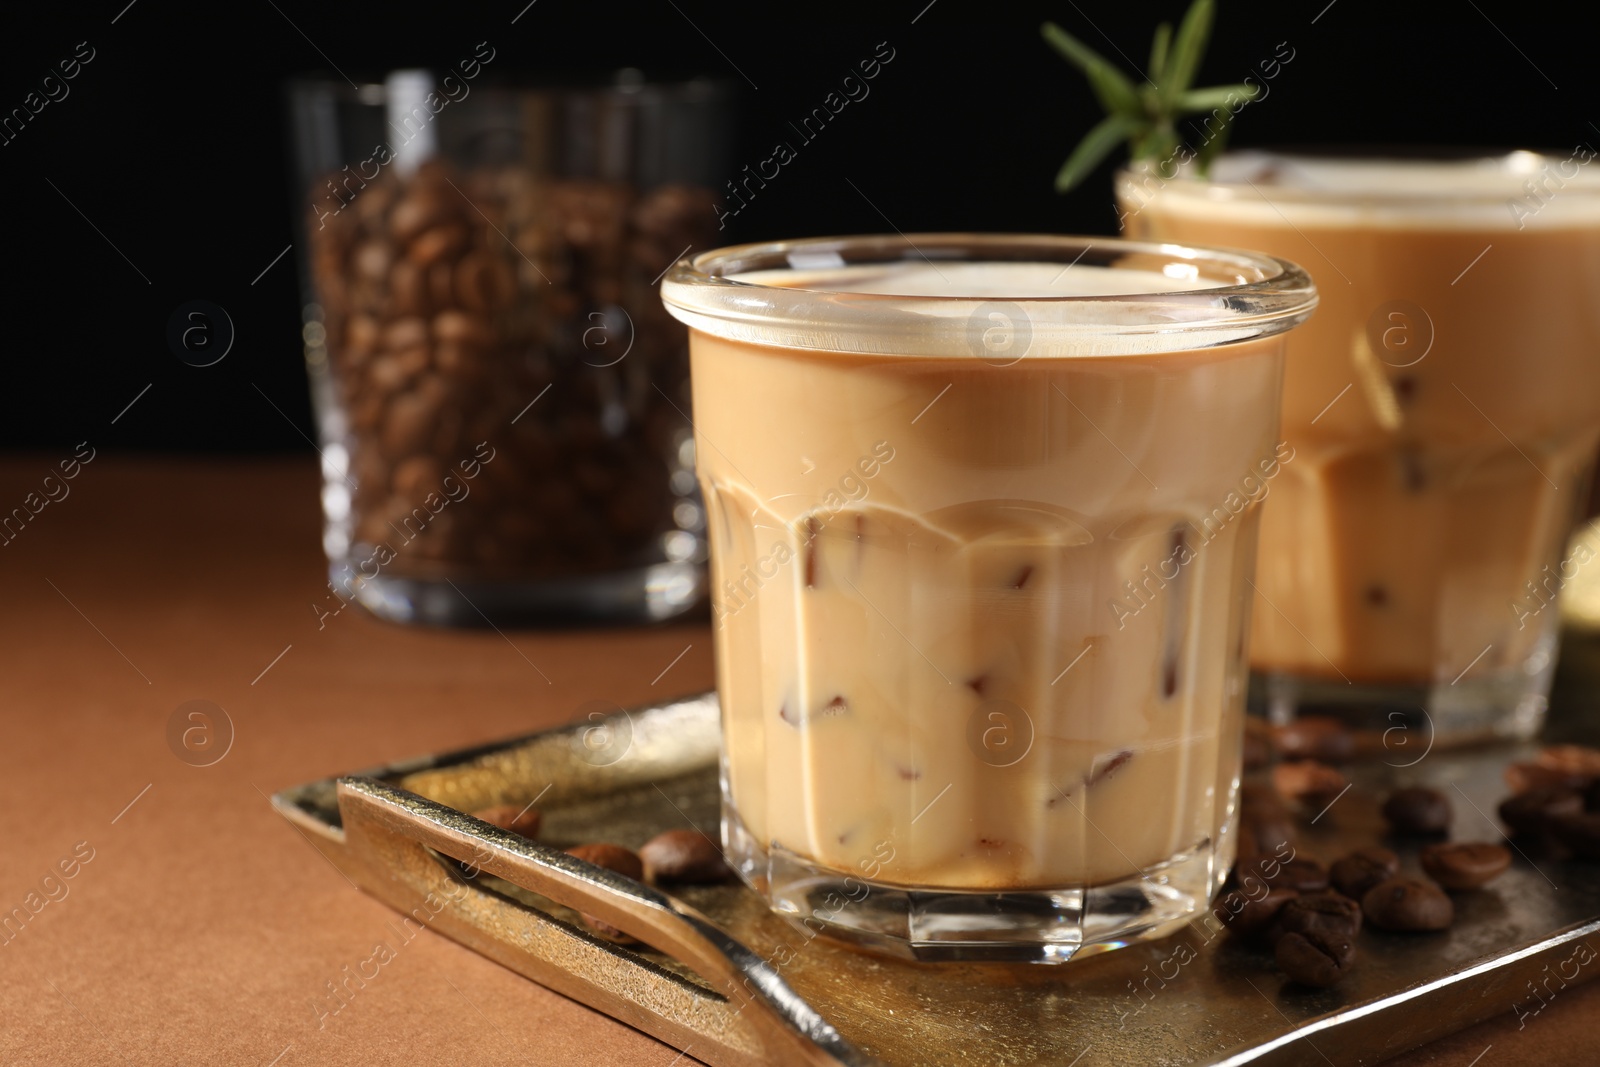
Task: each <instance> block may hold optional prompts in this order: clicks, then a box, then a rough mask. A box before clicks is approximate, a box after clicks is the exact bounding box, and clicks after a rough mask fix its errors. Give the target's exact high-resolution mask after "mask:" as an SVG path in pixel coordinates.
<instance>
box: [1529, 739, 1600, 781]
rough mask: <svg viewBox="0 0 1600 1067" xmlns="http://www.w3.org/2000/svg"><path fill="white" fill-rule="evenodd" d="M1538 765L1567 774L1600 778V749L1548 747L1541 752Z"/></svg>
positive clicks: (1578, 746)
mask: <svg viewBox="0 0 1600 1067" xmlns="http://www.w3.org/2000/svg"><path fill="white" fill-rule="evenodd" d="M1538 763H1539V764H1540V765H1541V766H1544V767H1549V768H1550V769H1551V770H1555V771H1561V772H1563V773H1567V774H1575V775H1582V776H1584V777H1587V778H1595V777H1600V749H1597V748H1590V747H1589V746H1588V745H1546V746H1545V747H1544V748H1543V749H1541V750H1540V752H1539V756H1538Z"/></svg>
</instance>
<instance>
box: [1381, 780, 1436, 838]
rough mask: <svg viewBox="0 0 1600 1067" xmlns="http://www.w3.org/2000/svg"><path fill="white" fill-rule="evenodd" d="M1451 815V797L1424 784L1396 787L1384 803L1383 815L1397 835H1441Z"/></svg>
mask: <svg viewBox="0 0 1600 1067" xmlns="http://www.w3.org/2000/svg"><path fill="white" fill-rule="evenodd" d="M1450 815H1451V811H1450V798H1449V797H1447V796H1445V795H1444V794H1443V793H1441V792H1439V791H1438V790H1437V789H1429V788H1427V787H1426V786H1408V787H1406V788H1404V789H1396V790H1395V791H1394V792H1393V793H1390V794H1389V798H1388V799H1387V800H1385V801H1384V802H1383V817H1384V818H1385V819H1387V820H1388V821H1389V828H1390V829H1392V830H1393V831H1394V832H1395V833H1397V834H1442V833H1444V832H1445V831H1446V830H1448V829H1449V828H1450Z"/></svg>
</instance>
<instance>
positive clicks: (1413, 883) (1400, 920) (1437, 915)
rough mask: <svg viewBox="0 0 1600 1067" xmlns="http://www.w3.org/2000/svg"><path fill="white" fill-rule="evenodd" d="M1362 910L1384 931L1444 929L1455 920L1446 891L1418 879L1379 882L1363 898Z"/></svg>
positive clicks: (1453, 906) (1368, 919) (1373, 923)
mask: <svg viewBox="0 0 1600 1067" xmlns="http://www.w3.org/2000/svg"><path fill="white" fill-rule="evenodd" d="M1361 911H1362V913H1363V914H1365V915H1366V917H1367V921H1368V922H1370V923H1372V925H1373V926H1376V927H1378V928H1379V929H1380V930H1393V931H1422V930H1443V929H1445V928H1446V927H1448V926H1449V925H1450V923H1451V922H1452V921H1454V919H1455V905H1454V904H1452V903H1451V902H1450V898H1449V897H1448V896H1446V895H1445V893H1444V891H1443V890H1442V889H1439V888H1438V887H1437V886H1432V885H1429V884H1428V883H1427V882H1422V881H1418V880H1417V879H1415V878H1390V879H1389V880H1388V881H1385V882H1379V883H1378V884H1377V885H1375V886H1373V887H1372V888H1371V889H1369V890H1367V894H1366V896H1364V897H1362V898H1361Z"/></svg>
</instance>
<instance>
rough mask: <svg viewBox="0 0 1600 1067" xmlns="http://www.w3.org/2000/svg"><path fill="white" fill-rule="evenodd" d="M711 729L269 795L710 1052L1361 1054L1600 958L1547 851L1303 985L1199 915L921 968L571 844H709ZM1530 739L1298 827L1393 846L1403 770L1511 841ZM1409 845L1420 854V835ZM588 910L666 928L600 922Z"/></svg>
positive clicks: (440, 921) (643, 724)
mask: <svg viewBox="0 0 1600 1067" xmlns="http://www.w3.org/2000/svg"><path fill="white" fill-rule="evenodd" d="M1583 702H1584V703H1588V702H1589V701H1588V700H1587V699H1585V700H1584V701H1583ZM1585 710H1588V709H1585ZM596 730H602V731H604V734H603V735H598V736H601V740H602V741H603V742H604V744H603V745H601V746H599V748H598V751H601V752H604V753H606V755H605V756H604V757H603V758H597V757H596V754H595V753H596V751H597V747H596V744H595V741H596V737H597V735H596V734H595V733H594V731H596ZM718 738H719V727H718V710H717V704H716V698H715V696H714V695H713V694H709V693H708V694H704V695H701V696H696V697H691V698H687V699H683V700H678V701H672V702H669V703H665V704H660V705H655V706H651V707H647V708H640V709H637V710H634V711H632V712H628V713H623V714H620V715H615V716H612V717H611V718H609V719H607V720H605V721H604V722H599V723H594V722H591V723H586V724H580V725H578V726H573V727H569V728H564V729H558V730H554V731H550V732H546V733H541V734H536V735H532V736H529V737H523V738H517V739H514V740H510V741H506V742H504V743H502V744H498V745H491V746H487V747H483V748H477V749H473V750H470V751H463V752H456V753H450V754H446V755H440V756H429V757H423V758H421V759H416V760H411V761H407V762H404V763H398V764H393V765H391V766H387V767H380V768H377V769H374V770H369V771H366V772H363V773H361V774H359V775H355V776H352V777H346V778H339V779H337V780H333V779H330V780H325V781H320V782H314V783H311V784H309V785H305V786H300V787H298V788H295V789H289V790H285V791H284V792H282V793H279V794H278V795H277V796H276V797H274V798H273V802H274V804H275V805H276V806H277V808H278V810H279V811H281V812H282V813H283V814H284V815H285V816H287V817H288V818H289V819H290V820H291V821H292V822H294V823H295V824H296V825H298V826H299V827H300V828H301V829H303V830H304V831H305V832H306V834H307V836H308V837H309V838H310V840H311V841H312V842H314V843H315V844H316V846H317V848H319V849H320V850H321V851H322V852H323V853H324V854H325V855H326V856H327V857H328V858H329V859H330V860H332V861H333V863H334V864H335V865H337V866H338V867H340V868H341V869H342V870H344V871H345V872H346V873H347V874H348V875H349V876H350V877H351V878H352V879H353V880H354V881H355V882H356V883H357V884H359V885H361V886H362V887H363V888H365V889H366V890H367V891H368V892H370V893H371V894H373V895H374V896H376V897H377V898H378V899H380V900H382V901H384V902H385V903H387V904H389V905H391V906H392V907H394V908H395V909H397V910H398V911H400V912H402V913H404V914H406V915H409V916H411V920H410V921H413V922H417V923H421V924H422V925H425V926H428V927H431V928H432V929H434V930H436V931H438V932H440V933H442V934H444V935H445V936H447V937H451V938H454V939H455V940H457V941H460V942H461V943H462V944H465V945H467V946H469V947H471V948H473V949H475V950H477V951H478V952H481V953H482V954H483V955H485V956H487V957H489V958H490V959H492V960H495V961H496V962H498V963H501V964H503V965H504V966H506V967H509V968H511V969H512V970H514V971H516V972H517V973H519V974H522V975H525V976H527V977H528V978H531V979H533V980H534V981H536V982H540V983H541V984H543V985H546V986H548V987H550V988H551V989H554V990H557V991H559V992H561V993H563V994H565V995H567V996H570V997H572V998H574V999H576V1000H579V1001H582V1002H583V1003H585V1004H588V1005H590V1006H592V1007H594V1008H597V1009H599V1010H600V1011H604V1012H606V1013H608V1014H610V1015H612V1016H614V1017H615V1018H617V1019H620V1020H622V1021H623V1022H625V1023H628V1024H629V1025H631V1026H635V1027H637V1028H639V1029H640V1030H643V1031H645V1032H646V1033H649V1034H652V1035H654V1036H655V1037H657V1038H659V1039H661V1040H662V1041H665V1042H667V1043H668V1044H671V1045H673V1046H675V1047H677V1048H679V1049H682V1050H685V1051H687V1052H688V1053H689V1054H691V1055H692V1056H694V1057H696V1058H698V1059H700V1060H703V1061H705V1062H706V1063H709V1064H712V1065H714V1067H746V1065H754V1064H762V1063H796V1064H869V1063H880V1062H881V1063H888V1064H924V1063H949V1064H991V1063H993V1064H1032V1063H1058V1064H1063V1065H1075V1067H1093V1065H1096V1064H1114V1065H1116V1067H1128V1065H1130V1064H1217V1065H1221V1064H1230V1065H1231V1064H1246V1063H1248V1064H1263V1065H1265V1064H1308V1063H1317V1064H1321V1063H1324V1062H1326V1063H1328V1064H1331V1065H1335V1067H1349V1065H1356V1064H1370V1063H1376V1062H1378V1061H1380V1060H1382V1059H1384V1058H1386V1057H1388V1056H1392V1055H1395V1054H1397V1053H1399V1052H1401V1051H1404V1050H1406V1049H1409V1048H1413V1047H1415V1046H1417V1045H1420V1044H1422V1043H1425V1042H1427V1041H1430V1040H1433V1039H1435V1038H1438V1037H1440V1036H1442V1035H1444V1034H1447V1033H1451V1032H1453V1031H1455V1030H1459V1029H1461V1028H1463V1027H1466V1026H1469V1025H1471V1024H1473V1023H1475V1022H1478V1021H1480V1020H1483V1019H1486V1018H1488V1017H1490V1016H1493V1015H1495V1014H1497V1013H1502V1012H1517V1013H1518V1014H1519V1015H1522V1016H1526V1015H1527V1014H1528V1013H1530V1012H1536V1011H1537V1010H1539V1008H1540V1007H1541V1006H1542V1005H1543V1003H1544V1002H1545V1000H1546V999H1548V997H1549V995H1550V993H1552V992H1555V991H1557V990H1559V989H1560V988H1565V987H1566V986H1570V985H1573V984H1576V983H1578V982H1582V981H1585V980H1587V979H1588V978H1590V977H1593V976H1594V975H1595V974H1597V973H1600V966H1583V965H1582V963H1580V962H1578V961H1583V962H1588V961H1590V960H1592V959H1593V958H1594V955H1595V953H1594V949H1597V948H1600V867H1596V866H1589V865H1582V864H1572V863H1564V862H1558V861H1554V860H1550V859H1547V858H1543V857H1539V856H1533V857H1531V858H1530V857H1527V856H1521V855H1519V856H1518V857H1517V860H1516V862H1515V863H1514V865H1513V867H1512V869H1511V870H1510V871H1508V872H1507V873H1506V874H1505V875H1504V876H1503V877H1502V878H1500V879H1499V880H1498V881H1496V882H1495V883H1493V884H1492V885H1491V886H1490V887H1488V888H1486V889H1483V890H1479V891H1477V892H1475V893H1471V894H1464V895H1460V896H1458V897H1457V899H1456V903H1457V921H1456V925H1455V926H1454V928H1452V929H1451V930H1450V931H1448V932H1446V933H1440V934H1427V935H1393V934H1383V933H1379V932H1376V931H1363V932H1362V934H1361V937H1360V944H1359V950H1360V953H1361V957H1360V960H1359V962H1358V964H1357V966H1356V969H1355V970H1354V971H1353V972H1352V973H1351V974H1350V976H1349V977H1348V978H1347V979H1346V980H1345V981H1344V983H1343V984H1342V985H1341V986H1340V987H1339V988H1337V989H1333V990H1324V991H1308V990H1303V989H1300V988H1299V987H1295V986H1291V985H1289V984H1288V983H1286V982H1285V981H1284V979H1283V978H1282V976H1281V975H1280V974H1278V973H1277V971H1276V970H1275V968H1274V967H1273V966H1272V962H1271V958H1270V953H1269V952H1268V951H1266V950H1264V949H1261V948H1258V947H1251V946H1247V945H1242V944H1240V943H1238V942H1236V941H1231V940H1230V939H1229V938H1228V937H1227V936H1226V935H1218V934H1215V933H1214V929H1213V928H1214V925H1215V924H1207V923H1205V922H1204V921H1198V920H1197V921H1196V922H1195V923H1193V924H1191V925H1190V926H1189V927H1187V928H1185V929H1184V930H1183V931H1182V932H1180V933H1178V934H1176V935H1174V936H1173V937H1171V938H1168V939H1166V940H1163V941H1160V942H1155V943H1151V944H1142V945H1135V946H1132V947H1129V948H1126V949H1123V950H1120V951H1117V952H1111V953H1104V954H1101V955H1096V956H1092V957H1089V958H1086V959H1081V960H1076V961H1073V962H1071V963H1068V964H1066V965H1062V966H1037V965H1027V964H979V963H940V964H917V963H907V962H902V961H898V960H890V959H884V958H880V957H876V956H871V955H866V954H864V953H862V952H860V951H858V950H856V949H852V948H850V947H847V946H845V945H843V944H840V943H837V942H834V941H831V940H829V939H828V938H827V937H826V936H817V935H815V934H814V933H813V932H812V931H811V929H810V928H808V927H806V926H803V925H797V924H792V923H791V922H789V921H787V920H784V919H781V918H779V917H777V916H776V915H774V914H772V913H770V912H769V911H768V910H767V909H766V908H765V907H764V906H763V904H762V902H761V900H760V898H759V897H757V896H756V895H755V894H754V893H752V892H750V891H749V890H747V889H745V888H744V887H743V886H741V885H738V884H728V885H722V886H698V887H686V888H685V889H683V891H682V892H680V893H677V894H676V895H675V896H667V895H665V894H663V893H660V892H657V891H655V890H654V889H651V888H648V887H645V886H642V885H639V884H637V883H635V882H632V881H630V880H628V879H625V878H621V877H619V876H617V875H614V874H612V873H610V872H609V871H605V870H602V869H600V868H597V867H593V866H590V865H589V864H586V863H584V862H581V861H579V860H577V859H574V858H573V857H570V856H568V855H566V854H565V853H564V852H563V851H561V850H562V849H563V848H565V847H568V846H570V845H573V844H577V843H580V842H583V841H593V840H604V841H612V842H615V843H618V844H622V845H627V846H629V847H633V848H637V847H638V846H639V845H641V844H642V843H643V842H644V841H646V840H648V839H649V838H650V837H651V836H653V835H654V834H656V833H657V832H659V831H661V830H664V829H668V828H673V827H688V826H695V827H698V828H700V829H702V830H705V831H707V832H709V833H710V834H711V836H713V837H716V828H717V820H718V806H717V770H716V759H717V744H718ZM619 752H625V754H624V755H621V756H620V758H616V759H615V760H614V762H612V761H611V760H612V757H613V756H614V755H616V754H618V753H619ZM1517 757H1518V752H1517V750H1515V749H1506V748H1501V749H1495V750H1492V751H1485V750H1479V751H1475V752H1457V753H1445V752H1436V753H1432V754H1430V755H1428V756H1427V757H1426V758H1425V759H1423V760H1421V761H1420V762H1418V763H1416V764H1415V765H1414V766H1411V767H1407V768H1395V767H1390V766H1386V765H1384V764H1382V763H1372V764H1364V765H1358V766H1356V767H1354V768H1353V769H1352V770H1351V777H1352V779H1353V780H1354V781H1355V783H1356V784H1355V788H1353V789H1351V790H1350V792H1349V793H1348V794H1347V795H1345V796H1344V797H1343V798H1342V799H1340V800H1339V801H1338V802H1337V803H1336V805H1335V806H1334V807H1333V808H1332V809H1331V810H1330V811H1329V812H1328V814H1327V815H1326V816H1325V817H1323V818H1320V819H1319V820H1318V822H1317V823H1316V824H1315V825H1313V826H1309V827H1308V826H1304V825H1302V826H1301V828H1300V830H1301V837H1300V841H1299V843H1298V845H1297V848H1298V849H1299V852H1300V854H1302V855H1311V856H1313V857H1315V858H1317V859H1320V860H1322V861H1324V862H1327V861H1330V860H1332V859H1333V858H1335V857H1336V856H1338V855H1339V854H1341V853H1342V852H1344V851H1347V850H1348V849H1349V848H1351V847H1354V846H1355V845H1357V844H1370V843H1372V842H1373V841H1375V840H1378V839H1379V838H1380V837H1381V835H1382V833H1383V830H1382V822H1381V819H1380V818H1379V815H1378V813H1377V809H1376V802H1375V798H1376V797H1377V796H1380V795H1381V794H1382V791H1383V790H1384V789H1385V788H1386V787H1387V786H1388V785H1389V784H1391V783H1393V782H1396V781H1403V782H1407V783H1423V784H1431V785H1434V786H1435V787H1437V788H1441V789H1443V790H1444V791H1446V792H1447V793H1449V794H1450V795H1451V797H1452V799H1453V800H1454V801H1455V809H1456V814H1455V826H1454V828H1453V833H1452V837H1453V838H1455V839H1458V840H1489V839H1498V838H1499V836H1500V831H1499V827H1498V824H1497V823H1496V821H1495V819H1494V817H1493V812H1494V810H1495V805H1496V804H1497V803H1498V802H1499V800H1500V799H1501V798H1502V797H1503V796H1504V795H1505V792H1506V790H1505V786H1504V784H1503V781H1502V777H1501V774H1502V768H1503V767H1504V766H1505V763H1506V761H1507V760H1508V759H1510V758H1517ZM1397 762H1398V761H1397ZM532 802H537V806H538V808H539V809H540V811H541V812H543V813H544V825H543V828H542V829H541V831H540V838H541V843H539V844H534V843H532V842H529V841H526V840H524V839H523V838H521V837H519V836H517V835H515V834H511V833H507V832H506V831H503V830H500V829H497V828H495V827H493V826H490V825H488V824H486V823H483V822H480V821H478V820H476V819H473V818H471V817H470V816H467V815H464V814H462V813H461V812H462V811H471V810H476V809H480V808H484V807H488V806H490V805H492V804H528V803H532ZM1392 844H1395V846H1396V850H1397V851H1399V852H1400V853H1401V856H1402V860H1403V862H1404V863H1405V865H1406V868H1407V869H1408V870H1410V871H1412V872H1413V873H1414V872H1415V871H1416V870H1417V867H1416V855H1415V848H1414V847H1411V846H1407V845H1406V844H1404V843H1392ZM579 911H582V912H585V913H588V914H591V915H594V916H598V917H600V918H601V919H604V920H605V921H607V922H609V923H611V924H613V925H614V926H616V927H618V928H620V929H622V930H624V931H627V932H628V933H630V934H632V935H634V936H635V937H637V938H639V939H640V940H641V941H644V942H646V943H647V944H648V945H649V946H653V947H650V948H645V947H638V948H624V947H619V946H617V945H615V944H612V943H610V942H607V941H605V940H602V939H600V938H598V937H595V936H594V935H592V934H590V933H589V932H588V931H587V930H586V929H585V927H584V926H583V925H582V924H581V923H580V921H579V920H578V917H577V913H578V912H579ZM1202 919H1203V917H1202ZM1586 939H1587V942H1588V946H1592V948H1590V947H1586V946H1585V945H1583V944H1582V942H1584V941H1585V940H1586ZM1536 990H1538V991H1542V993H1543V995H1542V997H1541V996H1540V995H1538V994H1536V992H1535V991H1536Z"/></svg>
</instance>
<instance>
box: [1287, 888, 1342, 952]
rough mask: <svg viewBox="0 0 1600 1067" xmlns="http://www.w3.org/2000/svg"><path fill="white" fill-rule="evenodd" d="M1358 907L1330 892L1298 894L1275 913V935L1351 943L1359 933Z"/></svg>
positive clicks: (1339, 895)
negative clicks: (1323, 938) (1340, 940)
mask: <svg viewBox="0 0 1600 1067" xmlns="http://www.w3.org/2000/svg"><path fill="white" fill-rule="evenodd" d="M1361 910H1362V909H1361V906H1360V905H1359V904H1357V903H1356V902H1355V901H1353V900H1351V899H1350V898H1348V897H1345V896H1343V895H1341V894H1339V893H1335V892H1333V891H1332V890H1324V891H1323V892H1321V893H1302V894H1301V895H1300V896H1298V897H1296V898H1295V899H1294V900H1292V901H1290V902H1289V903H1288V904H1286V905H1284V907H1283V910H1282V911H1280V912H1278V919H1277V924H1276V925H1277V932H1278V933H1279V935H1282V934H1308V935H1309V934H1317V935H1320V936H1326V937H1331V938H1344V939H1347V940H1349V939H1353V938H1354V937H1355V936H1356V934H1358V933H1360V932H1361Z"/></svg>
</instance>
